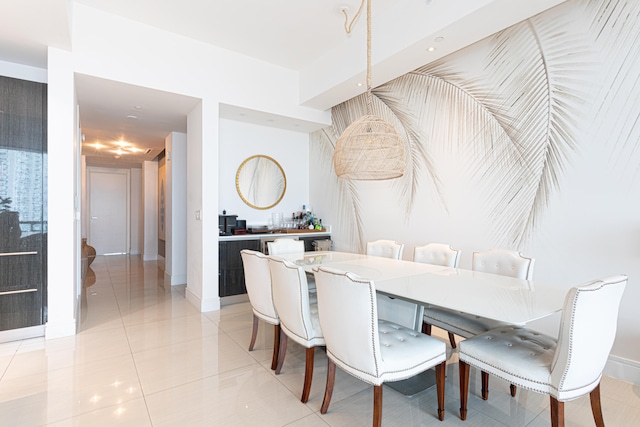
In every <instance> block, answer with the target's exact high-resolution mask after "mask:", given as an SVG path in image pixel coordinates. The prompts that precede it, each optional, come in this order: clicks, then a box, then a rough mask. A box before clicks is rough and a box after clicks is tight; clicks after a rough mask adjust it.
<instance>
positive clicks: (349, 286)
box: [315, 267, 382, 384]
mask: <svg viewBox="0 0 640 427" xmlns="http://www.w3.org/2000/svg"><path fill="white" fill-rule="evenodd" d="M315 276H316V283H317V284H318V315H319V317H320V324H321V325H322V330H323V332H324V334H325V341H326V343H327V353H330V354H331V355H332V356H333V358H334V359H336V360H338V361H340V362H341V363H340V366H341V367H342V368H343V369H345V370H346V371H347V372H349V373H350V374H352V375H354V376H356V377H357V378H360V379H362V380H363V381H366V382H368V383H370V384H381V383H382V380H381V379H380V378H379V377H380V372H379V370H378V368H379V367H381V366H382V363H381V362H380V360H378V358H379V357H380V341H379V337H378V311H377V304H376V290H375V287H374V284H373V282H372V281H370V280H365V279H361V278H360V277H358V276H357V275H355V274H353V273H346V272H340V271H336V270H332V269H329V268H325V267H321V268H319V269H318V271H316V272H315ZM346 325H348V333H346V332H347V331H345V327H346Z"/></svg>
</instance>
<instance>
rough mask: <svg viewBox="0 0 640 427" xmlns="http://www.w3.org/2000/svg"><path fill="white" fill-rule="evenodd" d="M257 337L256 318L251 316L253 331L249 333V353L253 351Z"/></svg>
mask: <svg viewBox="0 0 640 427" xmlns="http://www.w3.org/2000/svg"><path fill="white" fill-rule="evenodd" d="M257 337H258V316H256V315H255V314H254V315H253V330H252V331H251V342H250V343H249V351H253V346H254V345H255V344H256V338H257Z"/></svg>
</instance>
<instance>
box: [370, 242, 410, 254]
mask: <svg viewBox="0 0 640 427" xmlns="http://www.w3.org/2000/svg"><path fill="white" fill-rule="evenodd" d="M403 251H404V244H402V243H398V242H394V241H393V240H376V241H373V242H367V252H366V253H367V255H373V256H380V257H384V258H393V259H402V252H403Z"/></svg>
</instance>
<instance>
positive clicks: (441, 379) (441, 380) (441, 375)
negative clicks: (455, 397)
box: [436, 361, 447, 421]
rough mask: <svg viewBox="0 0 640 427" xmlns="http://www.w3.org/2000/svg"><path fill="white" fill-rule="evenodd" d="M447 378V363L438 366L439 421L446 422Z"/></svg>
mask: <svg viewBox="0 0 640 427" xmlns="http://www.w3.org/2000/svg"><path fill="white" fill-rule="evenodd" d="M446 377H447V362H446V361H444V362H442V363H441V364H439V365H436V390H437V393H438V419H439V420H440V421H443V420H444V384H445V380H446Z"/></svg>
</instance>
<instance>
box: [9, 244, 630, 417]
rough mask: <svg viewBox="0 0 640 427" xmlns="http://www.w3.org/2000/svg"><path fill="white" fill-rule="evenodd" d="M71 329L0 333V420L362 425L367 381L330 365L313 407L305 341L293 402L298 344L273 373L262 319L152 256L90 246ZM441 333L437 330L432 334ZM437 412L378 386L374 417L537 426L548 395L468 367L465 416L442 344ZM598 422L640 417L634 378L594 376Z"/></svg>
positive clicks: (577, 413) (426, 399) (319, 357)
mask: <svg viewBox="0 0 640 427" xmlns="http://www.w3.org/2000/svg"><path fill="white" fill-rule="evenodd" d="M91 267H92V270H93V271H94V272H95V277H96V278H95V283H93V284H92V285H91V286H89V287H86V288H85V292H84V293H83V295H82V311H81V321H80V325H81V326H80V332H79V333H78V334H77V335H76V336H73V337H67V338H60V339H55V340H48V341H45V340H44V339H42V338H38V339H29V340H24V341H16V342H10V343H5V344H0V374H1V375H2V376H1V378H0V425H2V426H5V425H6V426H57V427H62V426H65V427H66V426H91V427H96V426H109V427H111V426H135V427H143V426H154V427H160V426H180V427H187V426H293V427H316V426H336V427H337V426H349V427H352V426H369V425H370V424H371V420H372V399H373V398H372V396H373V394H372V388H371V387H370V386H368V385H366V384H364V383H362V382H360V381H358V380H356V379H354V378H352V377H351V376H349V375H347V374H344V373H343V372H340V371H339V370H338V373H337V377H336V385H335V390H334V394H333V400H332V403H331V407H330V408H329V412H328V413H327V414H325V415H321V414H320V413H319V411H320V405H321V403H322V395H323V392H324V382H325V375H326V356H325V354H324V352H323V351H322V350H318V351H316V363H315V372H314V380H313V385H312V389H311V396H310V399H309V402H308V403H307V404H303V403H301V402H300V400H299V398H300V393H301V389H302V380H303V376H304V357H305V356H304V355H305V352H304V350H303V349H302V348H301V347H298V346H297V345H296V344H295V343H293V342H292V341H290V343H289V348H288V351H287V357H286V360H285V363H284V367H283V370H282V373H281V374H280V375H277V376H276V375H275V374H274V373H273V371H271V369H269V367H270V362H271V352H272V339H273V327H272V326H270V325H267V324H260V333H259V336H258V341H257V343H256V347H255V350H254V351H252V352H249V351H248V350H247V347H248V343H249V338H250V333H251V319H252V316H251V308H250V306H249V304H248V303H242V304H236V305H232V306H226V307H223V308H222V310H220V311H216V312H210V313H200V312H198V311H197V310H196V309H195V308H194V307H192V306H191V305H190V304H189V303H188V302H187V301H186V300H185V297H184V290H185V288H184V286H177V287H173V288H171V287H168V286H165V285H164V282H163V273H162V272H161V271H160V270H159V269H158V266H157V264H156V263H155V262H144V263H143V262H142V261H141V260H140V257H135V256H131V257H128V256H109V257H97V258H96V260H95V262H94V263H93V264H92V266H91ZM441 338H442V339H443V340H445V341H446V336H444V335H443V336H442V337H441ZM450 356H451V357H450V359H449V365H448V371H447V381H446V411H447V413H446V418H445V421H444V422H440V421H438V419H437V417H436V396H435V389H434V388H432V389H429V390H426V391H424V392H421V393H419V394H417V395H415V396H413V397H411V398H409V397H406V396H403V395H402V394H400V393H398V392H396V391H395V390H393V389H391V388H388V387H385V390H384V406H383V424H384V425H385V426H389V427H391V426H401V427H409V426H443V425H447V426H455V425H459V426H465V425H466V426H534V427H538V426H547V425H549V404H548V400H547V399H546V398H544V397H543V396H541V395H538V394H535V393H529V392H526V391H525V390H518V396H517V397H516V398H511V397H510V396H509V385H508V384H507V383H505V382H504V381H500V380H498V379H497V378H493V377H492V378H491V392H490V397H489V400H488V401H486V402H485V401H482V400H481V399H480V397H479V388H480V378H479V373H477V372H476V373H473V376H472V380H471V385H470V388H471V395H470V398H469V399H470V402H469V413H468V418H467V421H464V422H463V421H461V420H460V418H459V416H458V408H459V396H458V391H459V388H458V366H457V357H456V354H455V353H454V352H450ZM602 403H603V408H604V418H605V421H606V423H607V426H609V427H611V426H631V425H640V387H638V386H635V385H633V384H629V383H625V382H622V381H619V380H615V379H612V378H608V377H605V378H604V379H603V381H602ZM565 416H566V424H567V426H592V425H594V422H593V418H592V416H591V410H590V406H589V399H588V397H583V398H581V399H578V400H576V401H574V402H570V403H567V404H566V405H565Z"/></svg>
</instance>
